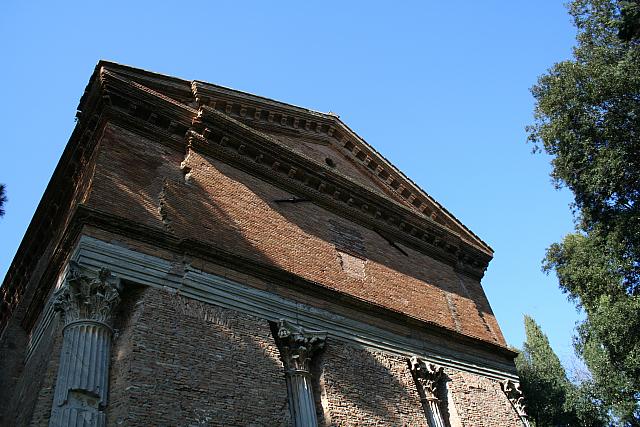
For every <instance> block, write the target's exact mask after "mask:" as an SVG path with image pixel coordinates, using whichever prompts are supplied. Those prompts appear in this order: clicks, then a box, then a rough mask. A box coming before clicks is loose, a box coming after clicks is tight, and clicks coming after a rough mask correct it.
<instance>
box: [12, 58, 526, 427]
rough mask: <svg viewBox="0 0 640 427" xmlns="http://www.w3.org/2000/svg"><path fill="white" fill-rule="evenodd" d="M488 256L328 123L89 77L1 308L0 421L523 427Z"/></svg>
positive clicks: (118, 68)
mask: <svg viewBox="0 0 640 427" xmlns="http://www.w3.org/2000/svg"><path fill="white" fill-rule="evenodd" d="M492 254H493V252H492V250H491V248H490V247H489V246H488V245H487V244H486V243H484V242H483V241H482V240H481V239H480V238H479V237H477V236H476V235H475V234H473V233H472V232H471V231H470V230H469V229H467V228H466V227H465V226H464V225H463V224H462V223H460V221H458V220H457V219H456V218H455V217H454V216H453V215H452V214H450V213H449V212H447V210H446V209H445V208H444V207H442V206H441V205H439V204H438V203H437V202H436V201H435V200H434V199H433V198H431V197H430V196H429V195H428V194H427V193H425V192H424V191H423V190H421V189H420V188H418V187H417V186H416V185H415V184H414V183H413V182H412V181H411V180H409V179H408V178H407V177H405V176H404V175H403V174H402V172H400V171H399V170H398V169H396V168H395V167H394V166H393V165H391V164H390V163H389V162H388V161H387V160H385V158H384V157H382V156H381V155H380V154H379V153H378V152H376V151H375V150H374V149H373V148H372V147H371V146H369V145H368V144H367V143H366V142H365V141H364V140H363V139H362V138H361V137H359V136H358V135H356V134H355V133H354V132H353V131H352V130H350V129H349V127H348V126H347V125H346V124H345V123H343V122H342V121H341V120H340V119H339V117H338V116H336V115H334V114H331V113H330V114H323V113H318V112H315V111H311V110H308V109H305V108H300V107H296V106H293V105H289V104H285V103H282V102H279V101H274V100H271V99H267V98H263V97H260V96H256V95H252V94H248V93H244V92H240V91H236V90H231V89H228V88H224V87H220V86H216V85H213V84H209V83H204V82H200V81H186V80H182V79H177V78H173V77H168V76H164V75H159V74H155V73H151V72H147V71H143V70H139V69H135V68H130V67H126V66H122V65H118V64H114V63H109V62H100V63H98V65H97V67H96V70H95V72H94V74H93V75H92V77H91V79H90V81H89V84H88V85H87V88H86V90H85V93H84V95H83V96H82V99H81V100H80V105H79V107H78V122H77V125H76V127H75V130H74V131H73V134H72V136H71V139H70V141H69V143H68V144H67V146H66V148H65V150H64V152H63V154H62V158H61V159H60V162H59V164H58V166H57V168H56V170H55V172H54V175H53V177H52V179H51V181H50V183H49V186H48V187H47V189H46V192H45V194H44V196H43V198H42V201H41V202H40V205H39V206H38V209H37V211H36V213H35V215H34V217H33V220H32V221H31V224H30V226H29V228H28V230H27V233H26V234H25V237H24V239H23V241H22V243H21V245H20V247H19V249H18V252H17V254H16V255H15V258H14V260H13V263H12V265H11V267H10V269H9V272H8V273H7V276H6V278H5V280H4V282H3V285H2V288H0V292H1V295H2V302H1V303H2V306H1V307H0V328H1V330H2V335H1V338H0V384H2V387H0V417H1V418H0V421H1V424H2V425H7V426H9V425H17V426H23V425H37V426H45V425H51V426H58V425H64V426H66V425H73V426H103V425H126V426H149V425H158V426H178V425H180V426H187V425H188V426H191V425H194V426H195V425H225V426H285V425H287V426H288V425H294V426H311V425H321V426H325V425H326V426H329V425H332V426H333V425H335V426H374V425H375V426H382V425H385V426H427V425H428V426H438V427H444V426H450V427H457V426H520V425H523V424H525V425H526V416H525V415H524V413H523V408H522V404H521V395H520V393H519V389H518V383H517V381H518V378H517V374H516V372H515V367H514V363H513V358H514V357H515V353H514V352H513V351H511V350H509V349H508V348H507V347H506V343H505V340H504V338H503V336H502V333H501V332H500V328H499V326H498V324H497V322H496V320H495V318H494V316H493V314H492V311H491V308H490V306H489V303H488V301H487V299H486V296H485V294H484V291H483V289H482V286H481V284H480V280H481V278H482V276H483V273H484V271H485V269H486V267H487V265H488V263H489V261H490V260H491V258H492Z"/></svg>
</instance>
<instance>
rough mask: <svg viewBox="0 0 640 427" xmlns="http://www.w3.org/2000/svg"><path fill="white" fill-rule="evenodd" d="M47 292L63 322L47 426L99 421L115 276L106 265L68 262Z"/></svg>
mask: <svg viewBox="0 0 640 427" xmlns="http://www.w3.org/2000/svg"><path fill="white" fill-rule="evenodd" d="M53 298H54V310H55V311H57V312H60V316H61V320H62V321H63V322H64V328H63V332H62V333H63V338H62V351H61V354H60V366H59V368H58V377H57V380H56V388H55V393H54V400H53V407H52V408H51V419H50V421H49V426H56V427H58V426H65V427H66V426H74V427H75V426H82V427H102V426H105V425H106V418H105V411H104V410H105V408H106V406H107V399H108V391H109V390H108V389H109V387H108V386H109V359H110V353H111V339H112V335H113V330H112V328H111V321H112V317H113V312H114V308H115V307H116V306H117V305H118V303H119V302H120V294H119V282H118V281H117V280H116V279H115V278H114V277H113V276H112V275H111V272H110V271H109V270H108V269H105V268H102V269H100V270H98V271H93V270H89V269H87V268H84V267H81V266H80V265H78V264H77V263H75V262H71V263H70V265H69V270H68V273H67V276H66V278H65V280H64V283H63V285H62V286H61V287H60V289H59V290H58V291H57V292H56V293H55V295H54V297H53Z"/></svg>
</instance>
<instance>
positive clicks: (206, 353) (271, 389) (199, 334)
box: [107, 288, 289, 427]
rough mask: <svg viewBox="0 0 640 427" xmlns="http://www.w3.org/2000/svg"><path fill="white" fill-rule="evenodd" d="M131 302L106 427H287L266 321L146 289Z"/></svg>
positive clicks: (122, 331) (280, 381) (116, 357)
mask: <svg viewBox="0 0 640 427" xmlns="http://www.w3.org/2000/svg"><path fill="white" fill-rule="evenodd" d="M128 299H129V300H128V302H125V304H127V305H128V308H131V309H130V310H128V309H126V310H123V316H125V318H123V319H120V321H119V322H120V323H119V327H120V328H122V329H120V334H119V336H118V338H117V340H116V342H115V343H114V344H115V345H114V349H113V353H112V370H111V393H110V395H111V404H110V405H109V408H108V413H107V419H108V420H109V421H108V422H109V424H115V425H127V426H148V425H159V426H173V425H181V426H201V425H207V426H209V425H211V426H213V425H224V426H254V427H258V426H265V427H272V426H273V427H277V426H287V425H289V410H288V405H287V392H286V386H285V381H284V371H283V368H282V363H281V362H280V361H279V359H278V350H277V347H276V345H275V342H274V341H273V339H272V337H271V331H270V329H269V324H268V322H266V321H263V320H259V319H256V318H253V317H251V316H247V315H243V314H241V313H237V312H234V311H230V310H226V309H223V308H218V307H214V306H211V305H207V304H203V303H200V302H198V301H194V300H189V299H185V298H183V297H180V296H176V295H174V294H171V293H168V292H163V291H159V290H155V289H149V288H147V289H143V290H142V291H141V292H139V293H135V292H133V293H129V294H128ZM127 311H128V314H127Z"/></svg>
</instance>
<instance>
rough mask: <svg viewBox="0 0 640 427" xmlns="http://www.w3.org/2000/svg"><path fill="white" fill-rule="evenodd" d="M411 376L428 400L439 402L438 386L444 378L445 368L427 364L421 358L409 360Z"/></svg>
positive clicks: (414, 357)
mask: <svg viewBox="0 0 640 427" xmlns="http://www.w3.org/2000/svg"><path fill="white" fill-rule="evenodd" d="M409 368H410V369H411V375H413V378H414V379H415V381H416V383H417V384H419V386H420V388H421V394H423V395H424V398H425V399H427V400H433V401H437V400H438V397H437V396H438V386H439V384H440V382H441V381H442V380H443V377H444V368H443V367H442V366H438V365H436V364H433V363H429V362H426V361H424V360H422V359H420V358H419V357H416V356H413V357H412V358H411V359H409Z"/></svg>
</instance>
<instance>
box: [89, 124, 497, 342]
mask: <svg viewBox="0 0 640 427" xmlns="http://www.w3.org/2000/svg"><path fill="white" fill-rule="evenodd" d="M99 150H100V152H99V155H98V163H97V168H96V178H95V180H94V185H93V188H92V190H91V194H90V196H89V198H88V204H89V205H90V206H91V207H94V208H96V209H100V210H104V211H106V212H110V213H113V214H116V215H120V216H124V217H128V218H130V219H133V220H135V221H138V222H140V223H142V224H146V225H149V226H153V227H157V228H161V229H164V230H165V231H166V232H168V233H172V234H174V235H175V236H177V237H180V238H193V239H197V240H200V241H204V242H206V243H208V244H211V245H214V246H219V247H221V248H223V249H225V250H227V251H230V252H233V253H237V254H238V255H242V256H245V257H247V258H250V259H252V260H254V261H257V262H261V263H264V264H268V265H274V266H277V267H279V268H281V269H284V270H286V271H289V272H292V273H294V274H296V275H298V276H301V277H304V278H306V279H309V280H312V281H315V282H319V283H321V284H323V285H324V286H326V287H328V288H332V289H336V290H340V291H343V292H347V293H350V294H352V295H355V296H356V297H359V298H362V299H364V300H367V301H370V302H373V303H375V304H379V305H382V306H386V307H389V308H392V309H394V310H398V311H402V312H405V313H407V314H409V315H411V316H415V317H417V318H420V319H422V320H426V321H430V322H434V323H437V324H439V325H441V326H444V327H446V328H449V329H452V330H457V331H459V332H462V333H464V334H467V335H470V336H474V337H478V338H481V339H484V340H487V341H491V342H497V343H499V344H504V338H503V337H502V334H501V332H500V329H499V327H498V326H497V323H496V322H495V319H494V316H493V313H492V312H491V309H490V307H489V305H488V303H487V302H486V298H485V297H484V292H483V291H482V288H481V286H480V284H479V283H478V282H477V281H474V280H471V279H469V278H467V277H462V276H461V275H458V274H457V273H456V272H455V271H454V270H453V268H452V267H450V266H448V265H446V264H444V263H441V262H439V261H436V260H434V259H432V258H430V257H429V256H426V255H424V254H421V253H419V252H417V251H414V250H412V249H409V248H406V247H402V250H403V251H404V252H405V253H406V255H405V254H404V253H403V252H402V251H400V250H398V249H397V248H394V247H393V246H391V245H390V244H389V242H388V241H387V240H385V239H384V238H383V237H382V236H380V235H378V234H377V233H376V232H374V231H372V230H369V229H367V228H364V227H362V226H360V225H358V224H355V223H352V222H350V221H349V220H347V219H345V218H342V217H339V216H337V215H334V214H332V213H330V212H327V211H326V210H324V209H322V208H320V207H319V206H317V205H315V204H313V203H304V202H303V203H296V204H290V203H276V202H274V200H277V199H283V198H288V197H291V194H289V193H287V192H286V191H284V190H281V189H279V188H277V187H275V186H273V185H270V184H268V183H266V182H264V181H262V180H260V179H258V178H255V177H253V176H251V175H249V174H247V173H244V172H242V171H239V170H237V169H235V168H233V167H231V166H229V165H227V164H224V163H222V162H219V161H217V160H214V159H211V158H208V157H206V156H202V155H200V154H198V153H196V152H193V151H190V152H188V155H186V156H185V155H184V153H178V152H177V151H175V150H173V149H171V148H168V147H166V146H163V145H161V144H159V143H157V142H155V143H154V142H152V141H149V140H146V139H144V138H142V137H139V136H136V135H134V134H132V133H130V132H128V131H125V130H123V129H120V128H117V127H115V126H113V125H110V126H109V127H108V128H107V129H106V131H105V135H104V137H103V139H102V142H101V146H100V147H99ZM181 164H182V165H183V166H184V167H186V169H184V171H185V172H186V171H188V172H189V173H188V174H187V175H186V176H185V175H184V174H183V170H181V169H180V165H181ZM336 223H337V224H343V225H344V226H345V227H348V228H351V229H354V230H357V232H358V234H359V235H360V236H361V238H362V245H363V247H364V248H365V251H366V255H365V257H364V260H363V265H362V268H361V269H360V268H358V269H357V270H358V272H360V271H361V273H359V274H352V273H353V271H352V270H353V268H351V267H349V268H346V269H345V268H343V267H344V266H345V265H347V266H350V265H351V264H348V263H344V262H343V259H342V258H341V257H340V255H339V254H338V252H337V251H336V248H335V246H334V243H333V242H334V241H335V236H334V235H333V234H332V233H333V231H332V226H331V225H330V224H336ZM488 325H489V326H488Z"/></svg>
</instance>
